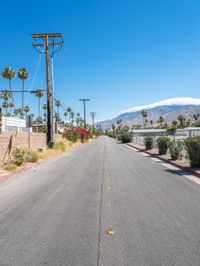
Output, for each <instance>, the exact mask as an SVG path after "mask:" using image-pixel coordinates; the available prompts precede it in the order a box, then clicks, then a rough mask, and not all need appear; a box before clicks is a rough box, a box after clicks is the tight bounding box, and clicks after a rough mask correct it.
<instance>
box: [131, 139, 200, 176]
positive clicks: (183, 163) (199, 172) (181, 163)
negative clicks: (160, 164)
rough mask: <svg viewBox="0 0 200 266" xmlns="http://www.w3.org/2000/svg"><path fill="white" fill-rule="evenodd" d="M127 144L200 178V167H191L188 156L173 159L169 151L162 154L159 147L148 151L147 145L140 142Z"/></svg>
mask: <svg viewBox="0 0 200 266" xmlns="http://www.w3.org/2000/svg"><path fill="white" fill-rule="evenodd" d="M127 145H128V146H130V147H132V148H135V149H137V150H138V151H141V152H145V153H147V154H149V155H151V156H152V157H156V158H158V159H160V160H162V161H164V162H165V163H169V164H171V165H173V166H175V167H178V168H180V169H181V170H184V171H186V172H188V173H190V174H192V175H194V176H197V177H199V178H200V169H199V168H191V167H190V163H189V160H188V159H186V158H183V159H182V160H172V159H171V158H170V154H169V153H167V154H165V155H160V154H159V153H158V150H157V149H152V150H148V151H147V150H146V149H145V146H142V145H139V144H135V143H128V144H127Z"/></svg>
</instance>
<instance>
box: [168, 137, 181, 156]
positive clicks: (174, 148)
mask: <svg viewBox="0 0 200 266" xmlns="http://www.w3.org/2000/svg"><path fill="white" fill-rule="evenodd" d="M182 150H183V143H182V141H180V140H178V141H175V140H173V141H170V143H169V152H170V155H171V158H172V160H178V159H181V158H182Z"/></svg>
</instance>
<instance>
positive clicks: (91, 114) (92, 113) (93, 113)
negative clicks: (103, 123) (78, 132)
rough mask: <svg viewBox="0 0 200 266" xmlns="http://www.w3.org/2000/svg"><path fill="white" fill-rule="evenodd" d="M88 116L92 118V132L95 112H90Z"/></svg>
mask: <svg viewBox="0 0 200 266" xmlns="http://www.w3.org/2000/svg"><path fill="white" fill-rule="evenodd" d="M90 116H91V117H92V128H93V130H94V118H95V116H96V113H95V112H91V113H90Z"/></svg>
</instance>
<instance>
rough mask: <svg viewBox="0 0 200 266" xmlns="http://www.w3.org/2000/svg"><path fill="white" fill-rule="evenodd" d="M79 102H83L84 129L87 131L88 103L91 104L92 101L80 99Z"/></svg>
mask: <svg viewBox="0 0 200 266" xmlns="http://www.w3.org/2000/svg"><path fill="white" fill-rule="evenodd" d="M79 101H81V102H83V111H84V128H85V129H86V102H89V101H90V99H79Z"/></svg>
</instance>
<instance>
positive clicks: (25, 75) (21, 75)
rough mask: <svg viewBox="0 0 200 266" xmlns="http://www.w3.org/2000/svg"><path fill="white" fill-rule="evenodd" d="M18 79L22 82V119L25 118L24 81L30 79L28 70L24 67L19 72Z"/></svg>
mask: <svg viewBox="0 0 200 266" xmlns="http://www.w3.org/2000/svg"><path fill="white" fill-rule="evenodd" d="M17 76H18V78H20V79H21V80H22V117H23V116H24V81H25V80H26V79H28V78H29V73H28V71H27V70H26V68H24V67H22V68H20V69H19V71H18V72H17Z"/></svg>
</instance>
